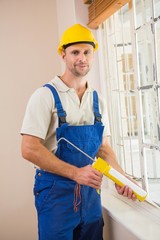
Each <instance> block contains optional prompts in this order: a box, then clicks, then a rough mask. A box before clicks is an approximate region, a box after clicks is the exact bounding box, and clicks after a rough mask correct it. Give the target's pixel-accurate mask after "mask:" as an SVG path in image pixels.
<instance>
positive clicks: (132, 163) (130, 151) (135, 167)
mask: <svg viewBox="0 0 160 240" xmlns="http://www.w3.org/2000/svg"><path fill="white" fill-rule="evenodd" d="M124 153H125V159H126V164H125V168H124V169H125V171H126V173H127V174H129V175H131V176H133V177H135V178H141V170H140V169H141V168H140V160H139V141H138V138H136V137H135V138H133V137H132V138H128V139H127V138H126V139H124Z"/></svg>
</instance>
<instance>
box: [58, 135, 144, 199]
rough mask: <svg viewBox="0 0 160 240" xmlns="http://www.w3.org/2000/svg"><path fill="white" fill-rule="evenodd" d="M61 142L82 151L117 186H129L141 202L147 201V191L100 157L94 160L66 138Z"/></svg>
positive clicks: (94, 166)
mask: <svg viewBox="0 0 160 240" xmlns="http://www.w3.org/2000/svg"><path fill="white" fill-rule="evenodd" d="M61 140H64V141H66V142H67V143H69V144H70V145H71V146H72V147H74V148H75V149H77V150H78V151H80V152H81V153H82V154H83V155H85V156H86V157H88V158H89V159H91V160H92V161H93V164H92V167H93V168H95V169H97V170H98V171H100V172H101V173H103V175H105V176H107V177H108V178H109V179H111V180H112V181H114V182H115V183H116V184H118V185H119V186H121V187H122V186H124V185H127V186H128V187H130V188H131V189H132V191H133V193H134V194H135V195H136V197H137V199H138V200H139V201H144V200H145V199H146V197H147V192H146V191H144V190H143V189H142V188H141V187H139V186H138V185H136V184H135V183H133V182H132V181H130V180H129V179H128V178H127V177H125V176H124V175H122V174H121V173H119V172H118V171H117V170H115V169H114V168H112V167H111V166H110V165H109V164H108V163H107V162H106V161H105V160H103V159H102V158H100V157H98V158H97V159H93V158H92V157H90V156H89V155H88V154H87V153H85V152H83V151H82V150H81V149H80V148H78V147H77V146H76V145H74V144H73V143H71V142H70V141H69V140H67V139H66V138H63V137H62V138H60V139H59V140H58V142H57V143H59V142H60V141H61Z"/></svg>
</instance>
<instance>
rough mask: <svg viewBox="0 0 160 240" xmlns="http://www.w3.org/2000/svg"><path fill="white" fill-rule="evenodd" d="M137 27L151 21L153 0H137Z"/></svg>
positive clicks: (135, 2)
mask: <svg viewBox="0 0 160 240" xmlns="http://www.w3.org/2000/svg"><path fill="white" fill-rule="evenodd" d="M133 3H134V4H135V15H136V23H135V25H136V28H138V27H140V26H142V25H143V24H144V23H145V22H149V21H150V20H151V18H152V1H151V0H135V1H133Z"/></svg>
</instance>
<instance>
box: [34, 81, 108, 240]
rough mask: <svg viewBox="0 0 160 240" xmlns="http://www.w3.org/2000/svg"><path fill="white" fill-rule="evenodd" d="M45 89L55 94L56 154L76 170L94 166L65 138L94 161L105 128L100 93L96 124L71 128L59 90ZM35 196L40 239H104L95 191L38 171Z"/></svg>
mask: <svg viewBox="0 0 160 240" xmlns="http://www.w3.org/2000/svg"><path fill="white" fill-rule="evenodd" d="M45 87H49V88H50V90H51V91H52V93H53V97H54V99H55V104H56V108H57V112H58V118H59V127H58V128H57V129H56V137H57V142H58V147H57V151H56V153H55V155H56V156H57V157H58V158H60V159H61V160H63V161H65V162H67V163H69V164H72V165H75V166H77V167H84V166H86V165H88V164H92V163H93V162H92V160H91V159H89V158H88V157H86V156H85V155H84V154H82V153H81V152H80V151H78V150H77V149H76V148H74V147H73V146H72V145H71V144H69V143H68V142H66V141H65V140H64V139H67V140H68V141H70V142H71V143H73V144H74V145H76V146H77V147H78V148H79V149H81V150H82V151H84V152H85V153H87V154H88V155H89V156H91V157H92V158H95V156H96V154H97V152H98V150H99V147H100V145H101V144H102V135H103V129H104V127H103V125H102V123H101V115H100V113H99V105H98V95H97V92H96V91H94V92H93V110H94V117H95V122H94V124H93V125H84V126H70V125H68V123H67V122H66V113H65V111H64V110H63V107H62V104H61V101H60V98H59V95H58V93H57V91H56V90H55V88H54V87H53V86H51V85H50V84H46V85H45ZM34 195H35V206H36V209H37V214H38V229H39V240H102V239H103V237H102V235H103V218H102V208H101V199H100V195H99V194H98V193H97V191H96V189H93V188H91V187H88V186H84V185H79V184H77V183H76V182H75V181H73V180H70V179H68V178H65V177H62V176H59V175H56V174H52V173H49V172H46V171H43V170H39V169H37V170H36V176H35V185H34Z"/></svg>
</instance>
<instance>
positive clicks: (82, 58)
mask: <svg viewBox="0 0 160 240" xmlns="http://www.w3.org/2000/svg"><path fill="white" fill-rule="evenodd" d="M79 59H80V61H82V62H85V61H86V55H85V54H84V53H81V54H80V56H79Z"/></svg>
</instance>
